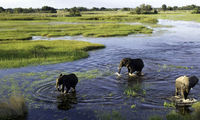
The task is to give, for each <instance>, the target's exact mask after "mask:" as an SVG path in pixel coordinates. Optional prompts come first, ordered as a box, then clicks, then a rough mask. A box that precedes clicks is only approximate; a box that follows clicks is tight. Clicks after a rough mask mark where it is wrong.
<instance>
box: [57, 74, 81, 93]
mask: <svg viewBox="0 0 200 120" xmlns="http://www.w3.org/2000/svg"><path fill="white" fill-rule="evenodd" d="M77 83H78V78H77V76H76V75H75V74H73V73H72V74H69V75H62V74H60V75H59V77H58V79H56V89H57V90H58V91H62V92H63V93H64V88H65V87H66V89H67V90H66V93H68V92H69V90H70V88H73V90H74V91H75V90H76V89H75V87H76V84H77ZM60 86H61V90H60V89H59V88H60Z"/></svg>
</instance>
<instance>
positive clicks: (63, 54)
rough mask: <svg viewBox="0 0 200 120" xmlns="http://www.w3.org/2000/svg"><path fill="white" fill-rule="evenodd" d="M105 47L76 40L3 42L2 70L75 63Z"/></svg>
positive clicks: (0, 64) (1, 48) (0, 55)
mask: <svg viewBox="0 0 200 120" xmlns="http://www.w3.org/2000/svg"><path fill="white" fill-rule="evenodd" d="M104 47H105V46H104V45H101V44H93V43H89V42H84V41H75V40H55V41H46V40H43V41H42V40H41V41H1V42H0V58H1V59H0V68H1V69H2V68H13V67H24V66H28V65H38V64H40V65H44V64H54V63H61V62H68V61H74V60H78V59H81V58H86V57H88V56H89V54H88V52H87V51H89V50H94V49H100V48H104Z"/></svg>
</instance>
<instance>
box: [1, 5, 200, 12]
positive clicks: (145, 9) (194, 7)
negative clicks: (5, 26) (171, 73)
mask: <svg viewBox="0 0 200 120" xmlns="http://www.w3.org/2000/svg"><path fill="white" fill-rule="evenodd" d="M57 10H62V11H68V12H70V11H71V12H72V11H73V12H74V11H76V12H77V13H78V12H81V11H118V10H121V11H135V13H139V14H143V13H144V14H145V13H147V14H149V13H150V14H151V13H157V12H158V11H173V10H195V11H196V12H198V11H200V6H197V5H187V6H182V7H178V6H173V7H172V6H167V5H165V4H163V5H162V6H161V7H160V8H152V6H151V5H145V4H142V5H140V6H139V7H136V8H128V7H125V8H105V7H101V8H97V7H93V8H86V7H73V8H64V9H56V8H53V7H50V6H43V7H42V8H7V9H5V8H3V7H0V13H57ZM150 11H151V12H150Z"/></svg>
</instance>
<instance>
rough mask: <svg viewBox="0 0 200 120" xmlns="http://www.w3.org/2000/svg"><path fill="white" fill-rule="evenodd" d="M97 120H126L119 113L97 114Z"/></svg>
mask: <svg viewBox="0 0 200 120" xmlns="http://www.w3.org/2000/svg"><path fill="white" fill-rule="evenodd" d="M97 118H98V120H126V118H124V117H123V116H122V114H121V113H120V112H119V111H115V110H113V111H112V112H103V113H102V112H101V113H99V114H98V113H97Z"/></svg>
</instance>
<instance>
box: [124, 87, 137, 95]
mask: <svg viewBox="0 0 200 120" xmlns="http://www.w3.org/2000/svg"><path fill="white" fill-rule="evenodd" d="M124 94H126V95H127V96H128V97H131V96H132V97H135V96H137V95H138V94H137V93H136V92H135V91H134V89H132V88H127V89H126V90H125V91H124Z"/></svg>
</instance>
